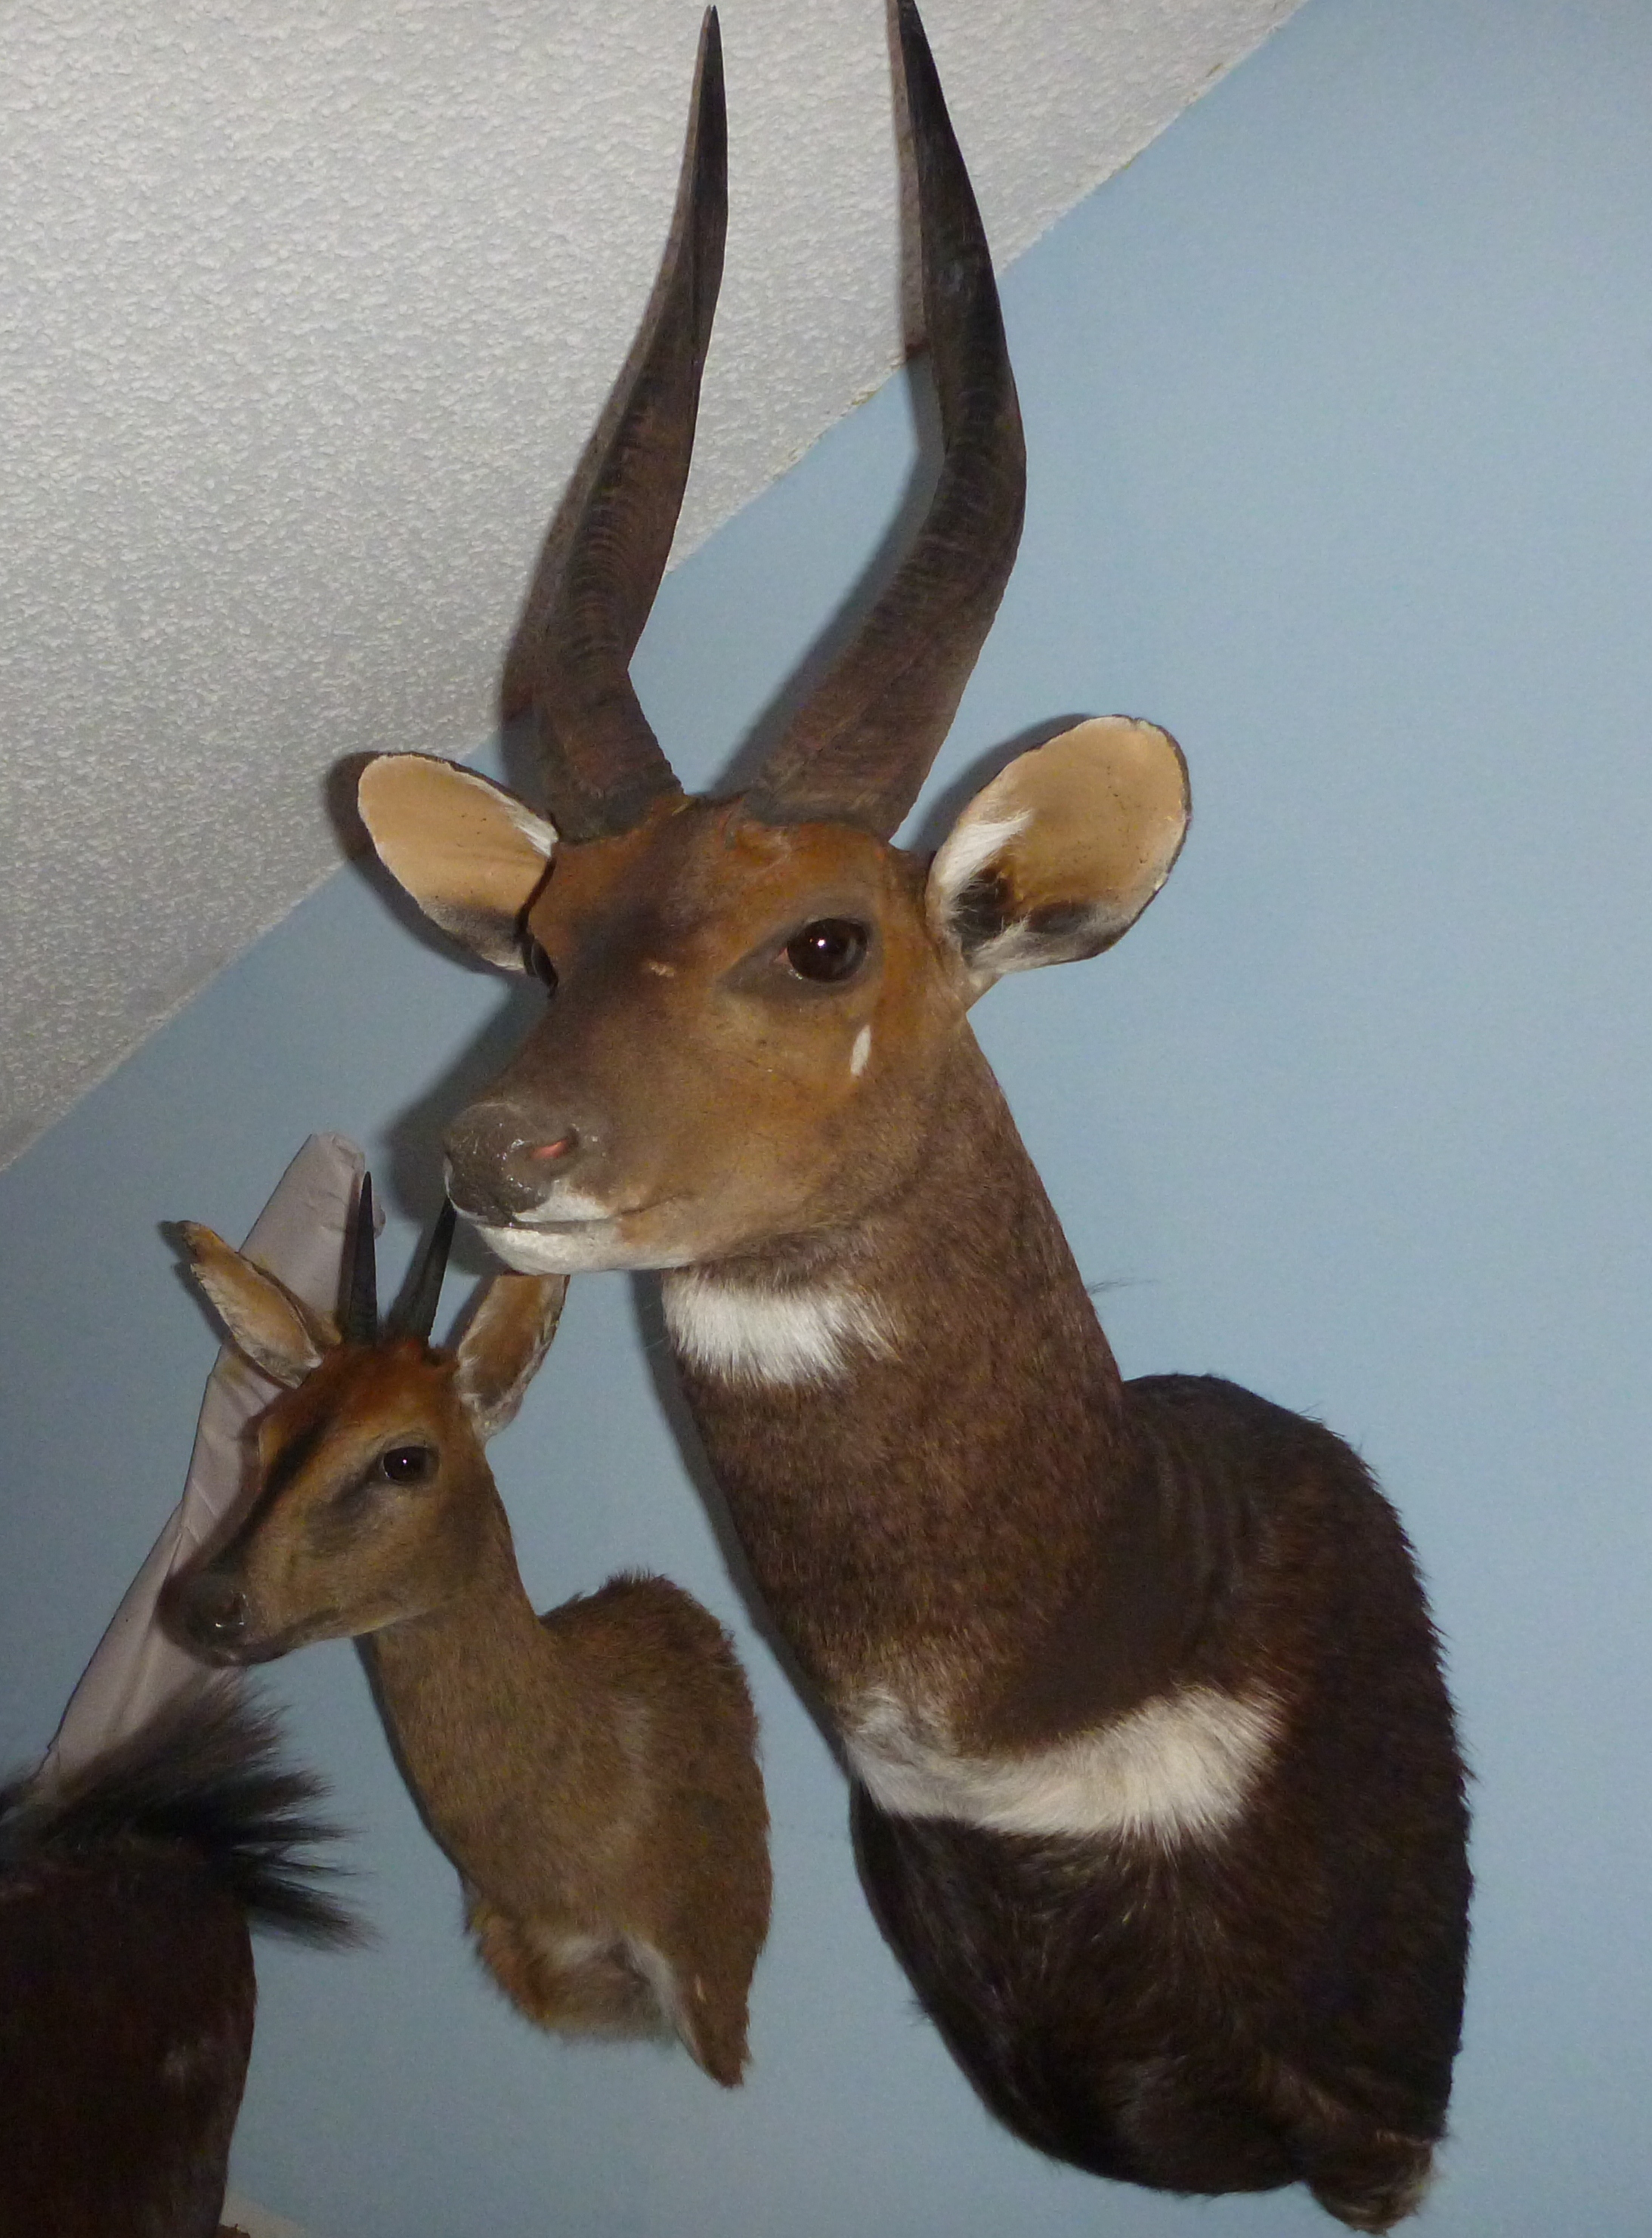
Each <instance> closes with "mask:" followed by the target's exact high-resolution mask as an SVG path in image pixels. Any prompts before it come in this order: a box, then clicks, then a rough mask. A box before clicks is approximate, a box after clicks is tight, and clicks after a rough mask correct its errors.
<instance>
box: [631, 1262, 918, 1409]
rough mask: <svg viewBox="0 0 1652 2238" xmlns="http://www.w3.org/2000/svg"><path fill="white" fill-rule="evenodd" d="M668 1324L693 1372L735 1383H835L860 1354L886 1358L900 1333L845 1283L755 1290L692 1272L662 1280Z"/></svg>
mask: <svg viewBox="0 0 1652 2238" xmlns="http://www.w3.org/2000/svg"><path fill="white" fill-rule="evenodd" d="M664 1303H665V1325H666V1327H667V1328H669V1329H670V1331H671V1341H672V1343H673V1344H675V1346H676V1347H677V1351H678V1352H679V1353H680V1354H682V1355H683V1358H684V1360H685V1361H688V1362H689V1364H690V1365H691V1367H697V1368H700V1369H702V1370H704V1372H705V1373H706V1374H711V1375H719V1376H721V1377H723V1378H724V1381H727V1382H730V1383H774V1384H798V1383H829V1382H832V1381H835V1380H836V1378H837V1377H838V1376H840V1375H843V1374H845V1373H846V1372H847V1371H848V1369H849V1367H850V1366H851V1364H852V1363H853V1361H854V1359H855V1356H856V1354H857V1353H858V1354H862V1356H865V1355H868V1354H869V1355H870V1356H871V1357H872V1358H873V1359H876V1360H888V1359H889V1358H890V1357H891V1356H892V1355H893V1354H894V1351H895V1328H894V1325H893V1323H892V1322H891V1321H890V1320H889V1315H888V1314H886V1313H885V1312H884V1310H883V1308H882V1306H880V1305H879V1304H877V1302H876V1300H874V1299H871V1298H869V1297H866V1296H864V1295H863V1294H862V1292H860V1291H859V1290H857V1289H856V1288H854V1287H853V1286H852V1285H851V1284H849V1283H847V1282H829V1283H821V1284H819V1285H817V1286H816V1287H814V1288H808V1289H799V1290H767V1289H756V1288H752V1287H751V1286H750V1284H749V1283H744V1282H730V1281H723V1280H721V1279H719V1278H718V1277H717V1275H709V1274H707V1273H706V1272H705V1271H704V1268H686V1269H684V1272H683V1273H681V1274H676V1275H667V1276H666V1278H665V1282H664Z"/></svg>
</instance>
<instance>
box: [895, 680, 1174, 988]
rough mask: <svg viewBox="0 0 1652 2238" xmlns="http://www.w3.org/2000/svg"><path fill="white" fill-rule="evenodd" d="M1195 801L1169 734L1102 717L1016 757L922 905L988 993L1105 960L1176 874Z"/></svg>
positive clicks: (989, 790)
mask: <svg viewBox="0 0 1652 2238" xmlns="http://www.w3.org/2000/svg"><path fill="white" fill-rule="evenodd" d="M1191 809H1192V804H1191V802H1190V800H1189V798H1188V791H1187V765H1186V762H1184V761H1183V759H1182V757H1181V749H1180V746H1179V745H1177V744H1176V741H1175V740H1174V738H1172V737H1171V735H1170V733H1169V732H1168V731H1161V730H1160V728H1159V726H1158V725H1157V724H1155V723H1139V722H1136V721H1135V720H1133V718H1131V717H1129V716H1127V715H1098V716H1096V717H1094V718H1093V719H1092V720H1091V721H1089V722H1087V723H1080V724H1078V725H1075V726H1074V729H1072V730H1070V731H1063V732H1061V736H1060V737H1059V738H1052V739H1050V741H1049V742H1048V744H1047V745H1042V746H1034V748H1033V749H1032V751H1031V752H1028V753H1024V754H1019V755H1017V757H1016V758H1015V759H1014V761H1013V762H1011V763H1010V765H1009V766H1008V769H1003V770H1001V771H999V773H998V775H997V776H996V777H995V778H994V779H993V781H992V783H991V784H990V785H988V786H987V787H986V788H985V789H984V790H983V791H981V792H978V793H977V794H976V795H975V798H974V799H973V800H972V801H971V802H970V804H969V805H968V808H966V809H965V811H964V812H963V814H962V815H961V817H960V818H958V821H957V823H956V824H955V825H954V826H953V829H952V831H951V832H950V834H949V835H948V839H947V842H946V844H945V845H944V846H943V847H942V850H941V851H940V853H939V854H938V855H937V856H936V857H935V861H934V863H933V864H931V865H930V869H929V883H928V890H927V891H926V894H925V898H924V905H925V908H926V909H927V910H928V917H929V922H930V924H931V926H932V927H933V928H934V930H935V932H936V933H937V935H939V937H941V938H942V939H943V940H945V941H947V942H948V943H949V944H951V945H952V946H954V947H955V948H956V949H957V950H958V951H959V952H960V954H961V957H962V958H963V962H964V965H965V968H966V970H968V973H969V976H970V977H971V979H972V980H973V981H974V983H975V992H976V994H978V995H979V994H983V993H984V992H985V991H986V990H987V989H988V987H990V986H991V985H992V983H993V982H994V980H995V979H999V978H1001V977H1003V975H1004V973H1005V972H1007V971H1026V970H1031V968H1032V967H1033V966H1034V964H1038V963H1069V962H1071V961H1072V960H1073V959H1074V957H1080V956H1097V955H1099V954H1100V951H1101V950H1103V949H1104V948H1111V947H1112V945H1113V942H1114V941H1115V940H1117V939H1118V938H1119V937H1120V934H1122V933H1125V932H1127V931H1128V930H1129V929H1130V927H1131V926H1132V925H1133V924H1134V923H1135V921H1136V919H1137V918H1138V917H1140V915H1141V912H1142V910H1145V909H1146V906H1147V904H1148V903H1149V902H1150V901H1151V900H1152V899H1153V896H1154V895H1155V894H1156V893H1157V892H1158V891H1159V889H1160V886H1162V885H1163V884H1164V883H1165V880H1166V878H1167V877H1169V876H1170V871H1171V865H1172V864H1173V863H1174V862H1175V859H1176V857H1177V856H1178V854H1179V853H1180V851H1181V843H1182V841H1183V839H1184V838H1186V832H1187V819H1188V816H1189V814H1190V813H1191Z"/></svg>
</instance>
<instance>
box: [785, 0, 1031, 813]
mask: <svg viewBox="0 0 1652 2238" xmlns="http://www.w3.org/2000/svg"><path fill="white" fill-rule="evenodd" d="M896 13H897V23H898V28H899V35H900V42H901V56H902V75H903V77H904V81H905V103H906V111H907V116H908V119H909V124H910V127H911V136H912V147H913V156H914V161H915V169H916V175H917V189H918V197H917V199H918V230H919V241H920V248H921V254H922V268H923V313H924V324H925V328H926V329H927V336H928V348H929V362H930V368H931V374H932V377H933V379H934V381H935V391H936V395H937V399H938V401H939V404H940V408H941V425H942V440H943V446H944V454H943V457H942V466H941V472H940V474H939V476H938V478H937V480H936V483H935V494H934V496H933V498H932V499H931V500H930V505H929V509H928V515H927V517H926V519H925V520H924V523H923V526H922V528H921V529H920V530H919V532H918V534H917V537H916V539H915V541H914V543H913V545H912V546H911V547H910V548H909V551H908V553H907V554H906V556H905V558H904V559H902V562H901V564H900V566H899V567H898V568H897V569H896V572H895V575H894V577H893V579H891V580H890V581H889V584H888V585H887V586H885V588H884V590H883V592H882V594H881V596H880V597H879V599H877V601H876V605H875V606H873V608H872V611H871V612H870V613H869V615H868V617H867V619H866V620H865V621H864V622H863V623H862V626H861V628H860V629H859V631H858V632H856V636H855V637H854V638H853V639H852V640H851V641H850V643H849V646H848V647H847V649H846V650H845V651H844V652H843V654H842V655H841V656H840V658H839V659H838V661H837V663H836V665H835V666H834V667H833V668H832V669H831V670H829V672H828V673H827V675H826V676H825V678H824V679H823V681H822V683H821V684H820V685H819V686H818V688H817V689H816V691H815V692H813V693H812V694H811V695H810V697H809V700H808V701H807V702H806V703H805V704H804V705H803V707H801V708H800V709H799V710H798V712H796V715H795V716H794V717H793V718H792V719H791V721H790V724H789V725H787V728H786V730H785V732H784V733H783V736H782V738H781V739H780V741H779V743H778V745H776V747H775V749H774V751H773V752H772V753H771V754H770V757H769V758H768V760H767V761H766V762H765V764H764V765H763V770H762V772H761V774H760V776H759V778H758V780H757V785H756V786H755V787H754V788H753V790H752V791H751V792H750V794H749V795H748V797H747V804H748V806H749V808H750V810H751V811H752V812H753V813H754V814H756V815H757V816H758V817H760V818H763V819H764V820H765V821H767V822H770V823H775V824H786V823H803V822H809V821H815V820H836V821H846V822H849V823H856V824H862V825H864V826H865V827H866V828H867V829H869V830H870V831H875V832H876V834H877V835H878V837H879V838H890V837H891V836H892V835H893V833H894V832H895V829H896V828H897V826H898V825H899V824H900V823H901V822H902V818H904V817H905V815H906V814H907V811H909V809H910V807H911V806H912V804H913V802H914V801H915V799H916V798H917V796H918V793H919V791H920V790H921V789H922V785H923V780H924V778H926V776H927V775H928V771H929V765H930V764H931V763H932V762H933V761H934V759H935V755H936V753H937V752H939V751H940V747H941V745H942V740H943V739H944V738H945V737H946V734H947V732H948V729H949V728H950V727H951V724H952V718H953V715H954V713H955V712H956V709H957V705H958V701H959V699H961V697H962V694H963V688H964V685H966V684H967V683H968V680H969V674H970V671H971V670H972V669H973V668H974V666H975V660H976V658H977V656H978V654H979V652H980V651H981V645H982V643H983V642H984V640H985V639H986V635H987V632H988V629H989V628H990V626H991V625H992V619H993V616H994V615H995V613H996V612H997V610H998V604H999V600H1000V599H1001V598H1002V596H1003V592H1004V586H1005V584H1006V583H1007V582H1008V579H1009V573H1010V570H1011V568H1012V566H1014V559H1015V551H1016V546H1017V545H1018V544H1019V543H1020V540H1021V517H1022V513H1023V509H1024V505H1025V498H1026V482H1027V465H1026V450H1025V446H1024V443H1023V440H1022V436H1021V408H1020V405H1019V403H1018V401H1017V399H1016V394H1015V381H1014V374H1013V373H1012V372H1011V370H1010V364H1009V354H1008V348H1007V346H1006V344H1005V341H1004V328H1003V319H1002V315H1001V311H1000V308H999V302H998V289H997V285H996V282H995V280H994V277H993V268H992V258H991V254H990V252H989V250H988V245H987V238H986V234H985V231H984V229H983V228H982V226H981V213H980V210H979V209H978V208H977V207H976V202H975V193H974V190H973V189H972V188H971V186H970V183H969V175H968V171H967V170H966V169H965V167H964V162H963V157H962V156H961V153H960V152H959V148H958V142H957V139H956V136H955V134H954V132H953V129H952V124H951V121H950V119H949V118H948V114H947V106H946V101H945V97H944V96H943V95H942V89H941V81H940V78H939V76H938V75H937V73H936V70H935V60H934V57H933V56H932V55H931V53H930V51H929V44H928V39H927V38H926V37H925V36H924V30H923V25H922V21H921V19H920V17H919V15H918V10H917V8H916V6H915V0H898V5H897V11H896Z"/></svg>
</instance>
